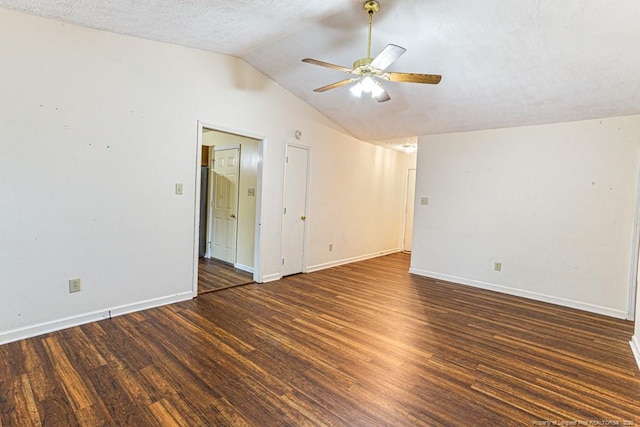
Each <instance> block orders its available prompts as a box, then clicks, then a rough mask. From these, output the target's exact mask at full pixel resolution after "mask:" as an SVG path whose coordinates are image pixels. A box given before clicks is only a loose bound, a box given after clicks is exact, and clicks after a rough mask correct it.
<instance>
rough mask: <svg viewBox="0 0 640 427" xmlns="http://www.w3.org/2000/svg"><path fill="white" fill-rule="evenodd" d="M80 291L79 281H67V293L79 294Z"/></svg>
mask: <svg viewBox="0 0 640 427" xmlns="http://www.w3.org/2000/svg"><path fill="white" fill-rule="evenodd" d="M81 290H82V282H81V281H80V279H79V278H78V279H71V280H69V293H70V294H72V293H74V292H80V291H81Z"/></svg>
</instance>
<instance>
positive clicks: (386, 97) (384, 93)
mask: <svg viewBox="0 0 640 427" xmlns="http://www.w3.org/2000/svg"><path fill="white" fill-rule="evenodd" d="M390 99H391V97H390V96H389V94H388V93H387V91H386V90H384V89H382V92H380V94H379V95H378V96H376V101H378V102H386V101H388V100H390Z"/></svg>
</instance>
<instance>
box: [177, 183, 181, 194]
mask: <svg viewBox="0 0 640 427" xmlns="http://www.w3.org/2000/svg"><path fill="white" fill-rule="evenodd" d="M176 194H177V195H178V196H181V195H182V184H176Z"/></svg>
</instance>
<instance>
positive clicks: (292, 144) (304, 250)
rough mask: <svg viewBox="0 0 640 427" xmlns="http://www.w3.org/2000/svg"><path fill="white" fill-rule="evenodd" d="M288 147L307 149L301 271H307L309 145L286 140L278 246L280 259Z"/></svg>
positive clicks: (283, 250)
mask: <svg viewBox="0 0 640 427" xmlns="http://www.w3.org/2000/svg"><path fill="white" fill-rule="evenodd" d="M289 147H295V148H299V149H302V150H307V182H306V186H305V189H304V212H305V213H304V215H305V216H306V219H305V221H304V231H303V236H302V273H306V272H307V253H308V250H307V243H308V236H309V197H310V196H309V188H310V186H311V147H310V146H309V145H304V144H298V143H295V142H286V143H285V146H284V171H283V172H284V173H283V175H282V208H281V210H280V212H281V214H282V217H281V218H282V219H281V221H280V235H281V239H282V242H281V246H280V259H283V257H284V256H286V254H285V245H286V241H285V240H286V235H285V232H284V208H285V205H284V204H285V201H286V198H287V175H286V174H287V162H288V160H287V157H288V156H289ZM280 277H284V276H283V275H282V263H280Z"/></svg>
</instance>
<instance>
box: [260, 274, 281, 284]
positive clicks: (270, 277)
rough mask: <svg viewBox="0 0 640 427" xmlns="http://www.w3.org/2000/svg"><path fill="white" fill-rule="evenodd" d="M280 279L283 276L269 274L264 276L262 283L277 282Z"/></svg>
mask: <svg viewBox="0 0 640 427" xmlns="http://www.w3.org/2000/svg"><path fill="white" fill-rule="evenodd" d="M280 279H282V275H281V274H280V273H273V274H267V275H266V276H262V278H261V279H260V283H267V282H275V281H276V280H280Z"/></svg>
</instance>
